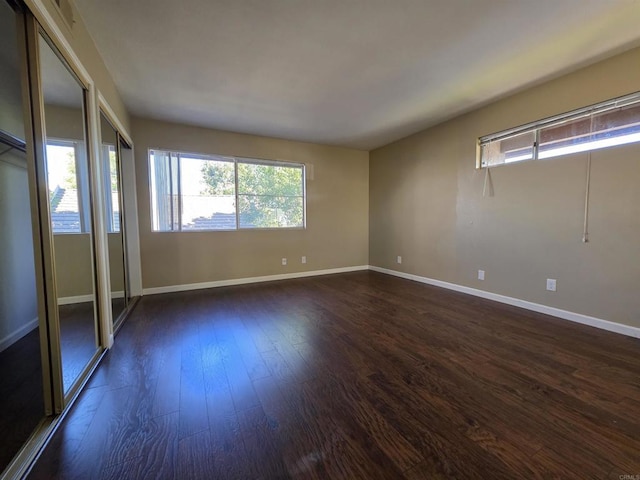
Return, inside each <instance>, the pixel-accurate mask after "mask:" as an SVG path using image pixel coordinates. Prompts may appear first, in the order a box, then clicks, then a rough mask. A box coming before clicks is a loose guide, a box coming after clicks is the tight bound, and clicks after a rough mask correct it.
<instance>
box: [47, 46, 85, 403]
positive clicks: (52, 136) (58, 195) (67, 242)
mask: <svg viewBox="0 0 640 480" xmlns="http://www.w3.org/2000/svg"><path fill="white" fill-rule="evenodd" d="M39 50H40V72H41V78H42V95H43V100H44V119H45V132H46V139H45V140H46V166H47V188H48V191H49V202H50V214H51V227H52V233H53V249H54V252H53V254H54V263H55V282H56V289H57V295H58V315H59V325H60V349H61V353H62V355H61V356H62V380H63V385H64V392H65V393H67V392H68V391H69V390H70V388H71V387H72V386H73V385H74V383H75V381H76V380H77V379H78V377H79V376H80V375H81V373H82V372H83V370H84V369H85V367H86V366H87V365H88V364H89V362H90V361H91V359H92V358H93V356H94V355H95V353H96V351H97V349H98V344H97V334H96V326H97V322H96V295H95V283H96V282H95V276H94V275H95V274H94V261H93V259H94V255H93V240H92V221H91V198H90V191H89V164H88V158H87V141H86V136H85V131H86V128H85V125H86V123H85V119H86V114H85V103H84V99H85V91H84V88H83V87H82V85H80V83H79V82H78V81H77V79H76V78H75V77H74V76H73V74H72V73H71V72H70V70H69V69H68V67H67V66H66V65H65V63H63V61H62V60H61V59H60V58H59V57H58V55H57V54H56V53H55V52H54V50H53V49H52V47H51V46H50V45H49V44H48V43H47V41H46V40H45V39H44V38H42V36H41V37H40V39H39Z"/></svg>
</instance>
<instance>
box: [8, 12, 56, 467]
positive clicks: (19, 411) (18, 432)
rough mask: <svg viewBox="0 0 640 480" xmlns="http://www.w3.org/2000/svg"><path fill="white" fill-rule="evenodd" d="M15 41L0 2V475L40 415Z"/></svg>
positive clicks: (11, 20) (13, 25)
mask: <svg viewBox="0 0 640 480" xmlns="http://www.w3.org/2000/svg"><path fill="white" fill-rule="evenodd" d="M17 38H18V32H17V18H16V13H15V12H14V11H13V9H12V8H11V7H10V6H9V5H8V4H7V3H6V2H4V1H2V0H0V222H2V223H1V224H2V228H0V412H2V413H1V414H0V432H2V441H1V442H0V472H1V471H2V470H4V469H5V467H7V465H8V464H9V462H11V460H12V458H13V457H14V455H16V453H17V452H18V451H19V450H20V448H21V447H22V445H23V444H24V443H25V442H26V441H27V439H28V438H29V436H30V435H31V433H32V432H33V431H34V429H35V428H36V427H37V426H38V424H39V423H40V421H41V420H42V418H43V417H44V415H45V403H44V389H43V373H42V363H41V362H42V358H41V357H42V356H41V350H40V348H41V347H40V339H39V335H40V328H39V320H40V319H39V314H38V296H37V290H36V265H35V262H34V251H33V233H32V222H31V197H30V194H29V173H28V170H27V158H26V153H25V145H24V139H25V120H24V109H23V105H22V88H21V63H20V62H21V60H20V55H19V49H18V44H17Z"/></svg>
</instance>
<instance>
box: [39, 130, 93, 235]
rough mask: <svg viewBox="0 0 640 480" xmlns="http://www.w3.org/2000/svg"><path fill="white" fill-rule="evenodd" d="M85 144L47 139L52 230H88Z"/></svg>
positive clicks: (59, 231)
mask: <svg viewBox="0 0 640 480" xmlns="http://www.w3.org/2000/svg"><path fill="white" fill-rule="evenodd" d="M83 154H84V153H83V143H82V142H76V141H71V140H49V141H48V142H47V184H48V188H49V205H50V209H51V227H52V231H53V233H83V232H87V231H88V230H89V221H88V218H87V215H88V209H86V208H84V203H85V202H84V200H83V198H84V196H85V192H88V185H87V180H86V179H87V175H86V172H82V171H80V169H82V168H83V165H84V164H85V162H83V161H79V159H80V156H81V155H83Z"/></svg>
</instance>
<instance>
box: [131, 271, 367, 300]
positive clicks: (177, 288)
mask: <svg viewBox="0 0 640 480" xmlns="http://www.w3.org/2000/svg"><path fill="white" fill-rule="evenodd" d="M368 269H369V265H358V266H355V267H342V268H329V269H327V270H311V271H307V272H296V273H282V274H278V275H265V276H263V277H246V278H234V279H231V280H217V281H214V282H202V283H188V284H184V285H169V286H166V287H151V288H145V289H143V291H142V292H143V294H144V295H155V294H158V293H173V292H184V291H187V290H200V289H203V288H216V287H228V286H231V285H244V284H247V283H260V282H273V281H275V280H289V279H292V278H304V277H317V276H319V275H331V274H334V273H347V272H358V271H362V270H368Z"/></svg>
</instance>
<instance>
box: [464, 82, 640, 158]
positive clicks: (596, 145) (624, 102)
mask: <svg viewBox="0 0 640 480" xmlns="http://www.w3.org/2000/svg"><path fill="white" fill-rule="evenodd" d="M638 105H640V92H637V93H633V94H630V95H625V96H622V97H618V98H614V99H612V100H607V101H604V102H600V103H597V104H594V105H590V106H588V107H584V108H579V109H576V110H572V111H570V112H566V113H563V114H560V115H555V116H553V117H548V118H545V119H542V120H538V121H536V122H531V123H527V124H525V125H521V126H519V127H515V128H510V129H508V130H503V131H501V132H497V133H492V134H490V135H485V136H483V137H480V138H479V139H478V144H477V155H476V168H495V167H499V166H502V165H508V164H509V163H511V162H501V163H495V164H487V163H486V162H485V161H484V160H483V158H482V157H483V155H482V153H483V147H485V146H487V145H489V144H491V143H493V142H500V141H503V140H508V139H510V138H513V137H516V136H518V135H523V134H526V133H533V134H534V135H535V140H534V142H533V145H532V147H533V148H532V155H531V158H527V159H523V160H518V161H517V162H518V163H520V162H523V161H524V162H528V161H532V160H540V159H546V158H555V157H560V156H563V155H569V154H571V153H577V152H588V151H593V150H599V149H601V148H606V147H608V146H615V145H621V144H628V143H636V142H640V135H639V136H638V139H637V140H632V141H628V142H624V143H615V142H612V145H606V142H599V141H595V142H593V144H592V145H591V147H592V148H580V149H577V148H576V149H571V148H565V152H561V153H555V154H552V155H550V154H548V152H547V154H545V155H544V156H541V155H540V154H539V145H540V142H539V140H540V131H541V130H543V129H546V128H549V127H554V126H558V125H561V124H563V123H568V122H571V121H572V120H578V119H583V118H589V117H591V118H592V117H594V116H596V115H599V114H601V113H604V112H607V111H611V110H615V109H622V108H627V107H635V106H638ZM632 125H635V124H630V126H632ZM588 146H589V144H588V143H587V144H584V145H582V147H588ZM558 150H562V147H561V148H559V149H558ZM572 150H573V151H572Z"/></svg>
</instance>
